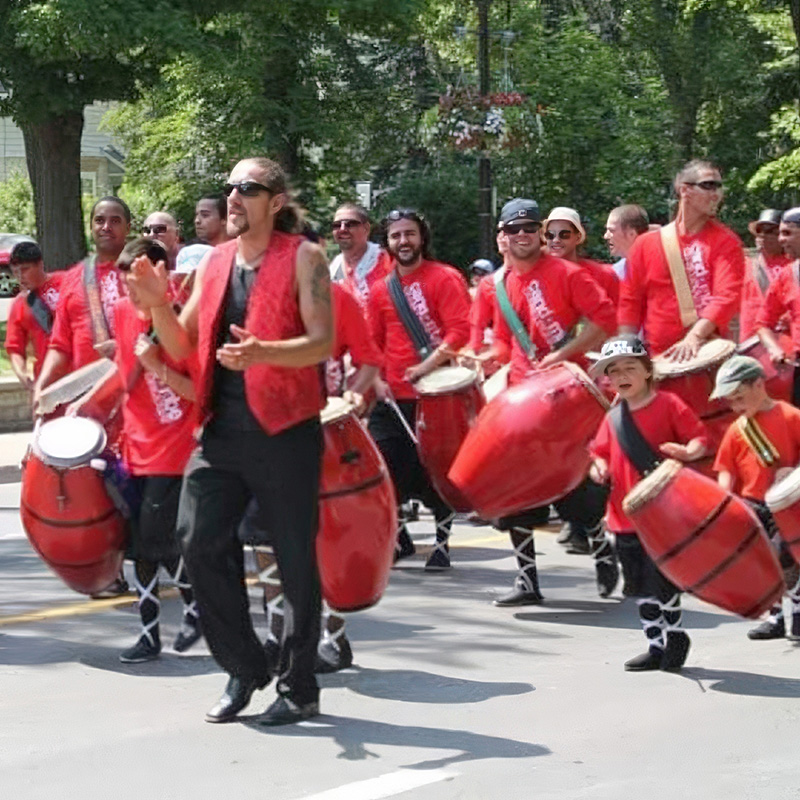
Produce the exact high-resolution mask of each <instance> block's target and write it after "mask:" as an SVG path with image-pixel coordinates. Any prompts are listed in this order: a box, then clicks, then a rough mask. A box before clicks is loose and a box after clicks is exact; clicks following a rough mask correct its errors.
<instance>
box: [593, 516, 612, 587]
mask: <svg viewBox="0 0 800 800" xmlns="http://www.w3.org/2000/svg"><path fill="white" fill-rule="evenodd" d="M588 533H589V545H590V547H591V551H592V558H594V569H595V574H596V577H597V593H598V594H599V595H600V597H609V596H610V595H611V593H612V592H613V591H614V589H616V587H617V582H618V581H619V564H618V562H617V554H616V552H615V551H614V546H613V545H612V543H611V539H610V538H609V536H608V534H607V533H606V530H605V525H604V524H603V523H602V522H600V523H599V524H598V525H597V526H595V527H594V528H592V529H590V530H589V531H588Z"/></svg>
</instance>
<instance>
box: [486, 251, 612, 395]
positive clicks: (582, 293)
mask: <svg viewBox="0 0 800 800" xmlns="http://www.w3.org/2000/svg"><path fill="white" fill-rule="evenodd" d="M505 282H506V290H507V292H508V298H509V300H510V301H511V305H512V306H513V308H514V310H515V311H516V312H517V315H518V316H519V318H520V321H521V322H522V324H523V325H524V326H525V329H526V330H527V331H528V334H529V336H530V337H531V341H532V342H533V344H534V345H535V347H536V356H537V358H543V357H544V356H546V355H547V354H548V353H549V352H550V351H551V350H553V349H555V348H556V346H557V345H559V344H560V343H561V342H562V341H563V340H565V339H567V338H568V337H569V336H570V334H571V332H572V329H573V328H574V327H575V325H576V324H577V323H578V322H579V321H580V320H581V319H582V318H586V319H588V320H589V321H590V322H594V323H595V324H596V325H599V326H600V327H601V328H602V329H603V330H604V331H605V332H606V333H607V334H608V335H609V336H611V335H612V334H613V333H614V330H615V329H616V312H615V310H614V304H613V303H612V302H611V300H610V299H609V298H608V295H607V294H606V293H605V292H604V291H603V290H602V289H601V288H600V286H599V285H598V284H597V282H596V281H595V280H594V279H593V278H591V277H590V275H589V272H588V270H585V269H583V268H581V267H579V266H578V265H577V264H573V263H571V262H569V261H564V260H563V259H561V258H556V257H555V256H551V255H547V254H543V255H541V256H540V257H539V259H538V260H537V261H536V263H535V265H534V267H533V269H531V270H529V271H528V272H526V273H524V274H520V273H518V272H517V271H516V270H513V269H511V270H509V271H508V272H507V273H506V277H505ZM494 335H495V342H494V346H495V348H496V349H497V352H498V355H499V359H500V360H501V361H507V360H508V357H509V354H510V358H511V373H510V376H509V382H510V383H512V384H513V383H517V382H518V381H520V380H522V379H523V378H524V377H525V375H527V374H528V373H529V372H530V371H531V368H532V365H531V361H530V359H529V358H528V356H527V355H526V353H525V352H524V351H523V349H522V347H521V346H520V344H519V343H518V342H517V339H516V337H515V336H514V335H513V334H512V333H511V329H510V328H509V327H508V324H507V323H506V320H505V317H504V316H503V313H502V311H500V305H499V303H495V314H494Z"/></svg>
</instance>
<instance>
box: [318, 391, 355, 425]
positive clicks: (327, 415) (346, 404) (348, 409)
mask: <svg viewBox="0 0 800 800" xmlns="http://www.w3.org/2000/svg"><path fill="white" fill-rule="evenodd" d="M354 411H355V406H354V405H353V404H352V403H351V402H350V401H349V400H345V399H344V398H343V397H337V396H333V397H329V398H328V400H327V402H326V403H325V408H323V409H322V411H320V412H319V420H320V422H321V423H322V424H323V425H330V424H331V423H334V422H339V420H342V419H344V418H345V417H349V416H350V415H351V414H353V413H354Z"/></svg>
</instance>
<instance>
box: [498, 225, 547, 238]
mask: <svg viewBox="0 0 800 800" xmlns="http://www.w3.org/2000/svg"><path fill="white" fill-rule="evenodd" d="M541 227H542V224H541V223H540V222H521V223H520V224H519V225H503V227H502V229H501V230H502V233H505V234H506V235H507V236H516V235H517V234H518V233H536V232H537V231H538V230H539V228H541Z"/></svg>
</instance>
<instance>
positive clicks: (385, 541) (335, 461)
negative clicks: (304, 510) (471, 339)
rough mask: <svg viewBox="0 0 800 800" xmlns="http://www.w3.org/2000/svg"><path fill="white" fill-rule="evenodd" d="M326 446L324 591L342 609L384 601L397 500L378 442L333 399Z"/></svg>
mask: <svg viewBox="0 0 800 800" xmlns="http://www.w3.org/2000/svg"><path fill="white" fill-rule="evenodd" d="M321 418H322V424H323V428H322V430H323V435H324V438H325V450H324V454H323V459H322V479H321V482H320V503H319V509H320V527H319V534H318V536H317V561H318V563H319V573H320V580H321V583H322V594H323V596H324V597H325V599H326V600H327V601H328V604H329V605H330V606H331V608H333V609H335V610H336V611H358V610H359V609H361V608H369V607H370V606H372V605H375V603H377V602H378V600H380V598H381V595H382V594H383V591H384V589H385V588H386V585H387V583H388V582H389V571H390V570H391V568H392V560H393V558H394V545H395V539H396V537H397V500H396V499H395V494H394V488H393V487H392V482H391V479H390V478H389V472H388V470H387V467H386V464H385V462H384V460H383V457H382V456H381V454H380V451H379V450H378V448H377V446H376V445H375V442H373V441H372V438H371V437H370V435H369V434H368V433H367V431H366V430H365V429H364V427H363V426H362V424H361V423H360V422H359V420H358V418H357V417H356V415H355V414H354V413H353V411H352V406H350V404H349V403H347V402H345V401H344V400H342V399H341V398H338V397H333V398H331V399H330V400H328V405H327V406H326V407H325V410H324V411H323V412H322V415H321Z"/></svg>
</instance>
